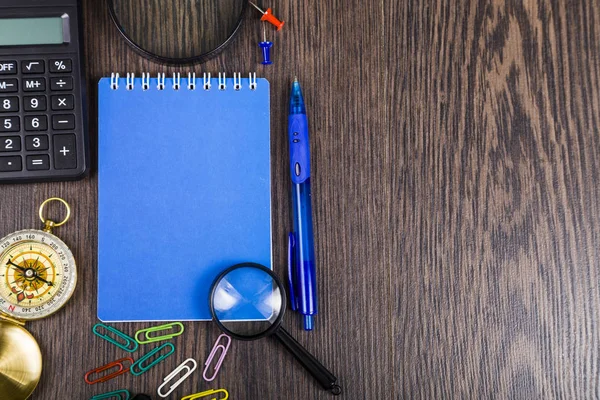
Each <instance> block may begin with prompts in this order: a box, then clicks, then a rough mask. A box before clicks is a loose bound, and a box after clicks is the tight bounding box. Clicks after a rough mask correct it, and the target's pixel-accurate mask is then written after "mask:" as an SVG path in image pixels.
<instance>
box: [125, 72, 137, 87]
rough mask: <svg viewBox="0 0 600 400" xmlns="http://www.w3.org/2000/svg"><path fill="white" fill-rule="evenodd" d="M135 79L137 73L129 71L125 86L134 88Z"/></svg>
mask: <svg viewBox="0 0 600 400" xmlns="http://www.w3.org/2000/svg"><path fill="white" fill-rule="evenodd" d="M134 80H135V74H134V73H133V72H132V73H129V72H128V73H127V85H125V87H126V88H127V90H133V82H134Z"/></svg>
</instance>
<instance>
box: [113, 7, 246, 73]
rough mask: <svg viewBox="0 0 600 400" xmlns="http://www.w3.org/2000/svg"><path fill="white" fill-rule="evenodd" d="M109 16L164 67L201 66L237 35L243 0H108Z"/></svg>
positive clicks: (134, 44) (136, 45)
mask: <svg viewBox="0 0 600 400" xmlns="http://www.w3.org/2000/svg"><path fill="white" fill-rule="evenodd" d="M107 5H108V10H109V13H110V17H111V19H112V21H113V22H114V24H115V26H116V27H117V29H118V30H119V32H120V33H121V35H122V36H123V37H124V38H125V40H126V41H127V43H129V45H130V46H131V47H133V48H134V49H135V50H136V51H137V52H138V53H139V54H141V55H142V56H144V57H147V58H150V59H152V60H154V61H158V62H162V63H165V64H174V65H185V64H195V63H203V62H206V61H208V60H209V59H210V58H212V57H214V56H216V55H217V54H219V53H220V52H222V51H223V50H224V49H225V48H226V47H227V46H228V45H229V44H230V43H231V42H232V41H233V39H234V37H235V35H236V34H237V33H238V31H239V28H240V26H241V25H242V21H243V19H244V15H245V13H246V8H247V7H248V2H247V1H245V0H170V1H169V0H153V1H148V0H121V1H119V0H107Z"/></svg>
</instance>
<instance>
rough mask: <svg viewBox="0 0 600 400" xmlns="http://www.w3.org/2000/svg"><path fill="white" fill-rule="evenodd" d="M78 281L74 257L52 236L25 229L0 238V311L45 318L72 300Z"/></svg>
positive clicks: (29, 318) (30, 317) (20, 317)
mask: <svg viewBox="0 0 600 400" xmlns="http://www.w3.org/2000/svg"><path fill="white" fill-rule="evenodd" d="M76 281H77V272H76V267H75V260H74V259H73V254H72V253H71V251H70V250H69V248H68V247H67V246H66V245H65V244H64V243H63V242H62V241H61V240H60V239H58V238H57V237H56V236H54V235H52V234H51V233H47V232H43V231H37V230H25V231H19V232H15V233H13V234H11V235H9V236H6V237H4V238H2V239H0V311H2V312H5V313H6V314H9V315H10V316H13V317H15V318H19V319H24V320H32V319H38V318H43V317H46V316H48V315H50V314H52V313H54V312H55V311H57V310H58V309H59V308H61V307H62V306H63V305H64V304H65V303H66V302H67V301H68V300H69V298H70V297H71V295H72V294H73V291H74V290H75V284H76Z"/></svg>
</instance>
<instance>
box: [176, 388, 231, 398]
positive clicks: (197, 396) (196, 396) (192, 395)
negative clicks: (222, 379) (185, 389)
mask: <svg viewBox="0 0 600 400" xmlns="http://www.w3.org/2000/svg"><path fill="white" fill-rule="evenodd" d="M216 393H225V397H221V398H220V399H217V398H216V397H213V398H211V399H207V400H227V399H228V398H229V392H228V391H227V390H225V389H216V390H214V389H211V390H206V391H204V392H200V393H196V394H190V395H189V396H185V397H182V398H181V400H196V399H199V398H201V397H208V396H210V395H211V394H216Z"/></svg>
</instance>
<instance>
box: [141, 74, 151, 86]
mask: <svg viewBox="0 0 600 400" xmlns="http://www.w3.org/2000/svg"><path fill="white" fill-rule="evenodd" d="M148 89H150V73H149V72H148V73H146V72H143V73H142V90H148Z"/></svg>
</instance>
